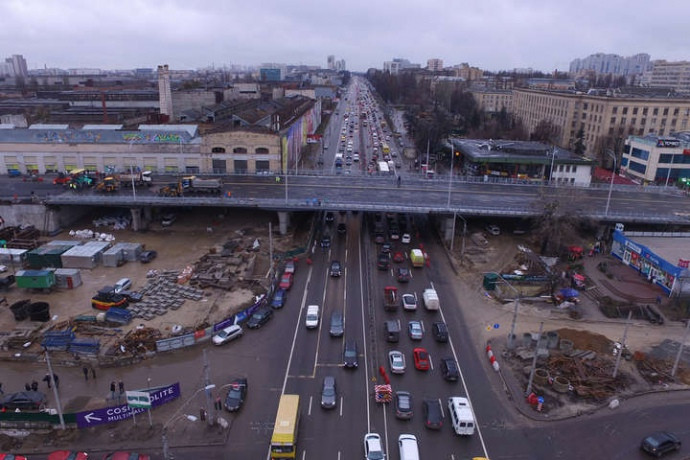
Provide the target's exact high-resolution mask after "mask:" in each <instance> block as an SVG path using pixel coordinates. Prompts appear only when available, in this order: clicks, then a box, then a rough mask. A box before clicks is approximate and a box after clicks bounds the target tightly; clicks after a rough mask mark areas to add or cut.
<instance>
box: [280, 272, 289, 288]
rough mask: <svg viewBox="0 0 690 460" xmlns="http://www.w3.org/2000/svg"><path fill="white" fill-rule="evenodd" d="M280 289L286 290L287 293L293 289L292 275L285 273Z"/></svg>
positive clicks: (281, 279)
mask: <svg viewBox="0 0 690 460" xmlns="http://www.w3.org/2000/svg"><path fill="white" fill-rule="evenodd" d="M278 287H279V288H280V289H285V290H286V291H287V290H288V289H290V288H291V287H292V273H283V277H282V278H280V284H279V285H278Z"/></svg>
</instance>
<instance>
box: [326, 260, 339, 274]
mask: <svg viewBox="0 0 690 460" xmlns="http://www.w3.org/2000/svg"><path fill="white" fill-rule="evenodd" d="M328 273H329V274H330V275H331V276H332V277H333V278H338V277H340V275H342V266H341V265H340V262H338V261H337V260H333V261H331V268H330V269H329V270H328Z"/></svg>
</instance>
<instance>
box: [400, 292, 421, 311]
mask: <svg viewBox="0 0 690 460" xmlns="http://www.w3.org/2000/svg"><path fill="white" fill-rule="evenodd" d="M402 306H403V310H407V311H414V310H416V309H417V296H416V295H414V294H403V295H402Z"/></svg>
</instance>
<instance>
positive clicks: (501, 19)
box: [0, 0, 690, 72]
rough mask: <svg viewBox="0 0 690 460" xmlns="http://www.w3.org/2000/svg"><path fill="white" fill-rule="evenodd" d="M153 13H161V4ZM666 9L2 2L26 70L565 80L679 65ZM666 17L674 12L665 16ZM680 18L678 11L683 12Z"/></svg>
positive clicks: (676, 35)
mask: <svg viewBox="0 0 690 460" xmlns="http://www.w3.org/2000/svg"><path fill="white" fill-rule="evenodd" d="M158 5H160V6H158ZM667 5H668V6H667V8H665V9H663V10H662V9H660V8H658V7H655V5H651V4H648V3H647V2H645V3H642V2H639V1H635V2H633V3H632V4H631V3H630V2H627V3H623V2H621V1H617V0H616V1H613V2H605V3H601V2H597V3H595V2H593V1H591V0H586V1H584V2H583V3H581V4H580V5H578V8H577V9H576V10H571V9H568V8H566V7H565V6H562V5H560V4H559V3H558V2H552V3H549V4H543V3H542V2H538V1H537V0H525V1H520V2H517V1H508V2H504V3H502V4H501V7H500V8H496V6H495V5H489V4H486V3H478V4H475V5H463V6H462V8H460V7H457V8H456V7H455V5H454V4H452V3H451V2H448V1H444V0H431V1H430V2H425V3H424V4H423V5H422V4H420V3H419V2H411V1H408V0H399V1H397V2H392V1H383V2H374V3H371V2H369V3H367V2H362V1H360V0H352V1H351V2H348V3H336V2H332V3H323V2H318V1H316V0H300V2H299V4H298V5H296V6H295V5H290V6H289V7H288V6H286V5H285V4H284V3H282V2H280V1H278V0H267V1H265V2H259V3H257V2H220V1H209V2H203V3H200V2H189V1H182V0H167V1H166V2H163V3H161V4H158V3H153V2H146V1H144V0H123V1H121V2H118V3H112V4H111V3H99V4H98V5H97V7H94V4H93V2H87V1H84V0H65V1H63V2H60V3H54V2H52V1H48V0H33V1H32V2H19V1H9V2H3V3H2V4H0V14H2V16H3V17H4V18H5V21H4V22H5V27H3V29H2V30H1V31H0V34H1V35H0V36H2V38H3V40H2V42H3V43H5V44H6V47H7V48H5V49H4V50H3V53H2V55H5V56H9V55H12V54H22V55H23V56H24V57H25V58H26V60H27V64H28V67H29V69H39V68H43V67H48V68H63V69H69V68H99V69H129V68H137V67H147V68H155V67H156V66H157V65H158V64H169V65H170V68H171V69H198V68H205V67H208V66H211V65H214V66H216V67H223V66H230V65H242V66H259V65H261V64H262V63H264V62H280V63H285V64H294V65H298V64H304V65H313V66H320V67H322V68H326V67H327V63H326V59H327V56H328V55H335V56H336V57H337V58H338V59H343V60H345V61H346V62H347V69H348V70H353V71H365V70H367V69H368V68H372V67H373V68H378V69H380V68H382V67H383V62H384V61H389V60H391V59H393V58H396V57H402V58H406V59H409V60H410V61H411V62H413V63H419V64H421V65H422V66H425V65H426V62H427V60H428V59H431V58H439V59H442V60H443V62H444V65H445V66H453V65H457V64H460V63H462V62H468V63H470V65H472V66H477V67H480V68H482V69H485V70H494V71H495V70H511V69H513V68H532V69H535V70H541V71H545V72H551V71H553V70H560V71H567V70H568V68H569V63H570V61H571V60H573V59H575V58H581V57H584V56H588V55H590V54H593V53H598V52H602V53H613V54H620V55H623V56H627V55H633V54H637V53H648V54H650V55H651V58H652V59H666V60H671V61H673V60H685V59H687V58H688V56H687V50H688V49H687V40H686V38H685V36H684V27H683V26H684V24H683V18H684V17H686V16H687V13H689V12H690V5H689V4H687V3H685V2H680V1H678V0H671V1H670V2H667ZM668 11H673V14H672V15H669V14H668ZM684 13H685V14H684Z"/></svg>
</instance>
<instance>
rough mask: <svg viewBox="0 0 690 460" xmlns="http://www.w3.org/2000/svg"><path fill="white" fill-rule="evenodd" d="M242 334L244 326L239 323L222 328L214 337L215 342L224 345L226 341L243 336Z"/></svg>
mask: <svg viewBox="0 0 690 460" xmlns="http://www.w3.org/2000/svg"><path fill="white" fill-rule="evenodd" d="M242 334H243V331H242V328H241V327H240V326H239V325H237V324H233V325H232V326H228V327H226V328H224V329H221V330H220V331H219V332H218V333H217V334H216V335H214V336H213V339H212V340H213V344H214V345H223V344H224V343H228V342H231V341H233V340H235V339H237V338H240V337H242Z"/></svg>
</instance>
